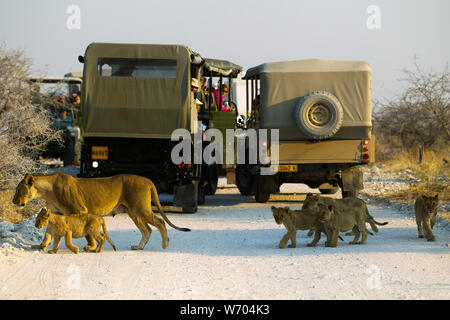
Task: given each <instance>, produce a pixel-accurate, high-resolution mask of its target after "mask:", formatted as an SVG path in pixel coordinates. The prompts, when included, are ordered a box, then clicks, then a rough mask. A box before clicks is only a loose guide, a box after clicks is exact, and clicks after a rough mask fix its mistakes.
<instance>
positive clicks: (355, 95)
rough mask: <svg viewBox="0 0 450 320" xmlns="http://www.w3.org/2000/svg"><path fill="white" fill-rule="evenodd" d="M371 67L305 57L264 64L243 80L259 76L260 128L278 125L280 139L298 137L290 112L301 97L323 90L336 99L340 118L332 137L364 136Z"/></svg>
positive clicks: (368, 114)
mask: <svg viewBox="0 0 450 320" xmlns="http://www.w3.org/2000/svg"><path fill="white" fill-rule="evenodd" d="M371 70H372V69H371V67H370V65H369V63H367V62H360V61H341V60H324V59H309V60H297V61H286V62H274V63H264V64H261V65H258V66H256V67H253V68H250V69H248V70H247V72H246V75H245V77H244V79H251V78H255V77H256V78H258V79H260V90H261V97H260V101H261V110H260V121H261V127H262V128H279V129H280V139H281V140H295V139H302V138H305V136H304V135H303V134H302V133H301V132H300V130H298V127H297V126H296V122H295V118H294V114H295V109H296V106H297V104H298V103H299V100H300V98H301V97H303V96H305V95H306V94H308V93H310V92H312V91H317V90H323V91H327V92H329V93H331V94H333V95H334V96H336V97H337V98H338V100H339V101H340V103H341V104H342V107H343V111H344V118H343V122H342V126H341V129H340V130H339V132H337V134H336V135H335V136H334V137H333V138H335V139H354V138H360V137H367V136H368V135H369V130H370V128H371V127H372V122H371V117H372V108H371V96H370V89H371V84H370V82H371Z"/></svg>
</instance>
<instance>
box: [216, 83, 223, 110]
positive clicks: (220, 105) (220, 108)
mask: <svg viewBox="0 0 450 320" xmlns="http://www.w3.org/2000/svg"><path fill="white" fill-rule="evenodd" d="M222 83H223V76H222V75H220V81H219V101H218V102H217V103H218V105H217V108H218V109H219V110H218V111H222Z"/></svg>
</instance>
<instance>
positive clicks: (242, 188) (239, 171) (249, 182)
mask: <svg viewBox="0 0 450 320" xmlns="http://www.w3.org/2000/svg"><path fill="white" fill-rule="evenodd" d="M236 186H237V188H238V189H239V192H240V193H241V194H242V195H243V196H248V195H250V194H251V193H252V191H253V176H252V175H251V173H250V172H249V170H248V169H247V167H246V166H245V165H239V164H238V165H237V166H236Z"/></svg>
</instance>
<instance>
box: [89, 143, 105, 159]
mask: <svg viewBox="0 0 450 320" xmlns="http://www.w3.org/2000/svg"><path fill="white" fill-rule="evenodd" d="M91 151H92V159H93V160H108V147H99V146H92V149H91Z"/></svg>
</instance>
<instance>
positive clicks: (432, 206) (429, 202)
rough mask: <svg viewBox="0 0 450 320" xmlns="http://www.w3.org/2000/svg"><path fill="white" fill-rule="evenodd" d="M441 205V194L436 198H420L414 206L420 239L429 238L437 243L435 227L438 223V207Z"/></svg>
mask: <svg viewBox="0 0 450 320" xmlns="http://www.w3.org/2000/svg"><path fill="white" fill-rule="evenodd" d="M438 203H439V194H436V195H435V196H424V195H422V196H419V197H418V198H417V199H416V202H415V204H414V211H415V213H416V223H417V230H418V232H419V238H423V237H424V233H425V238H427V240H428V241H436V238H435V236H434V234H433V231H432V230H433V227H434V224H435V223H436V214H437V206H438Z"/></svg>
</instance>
